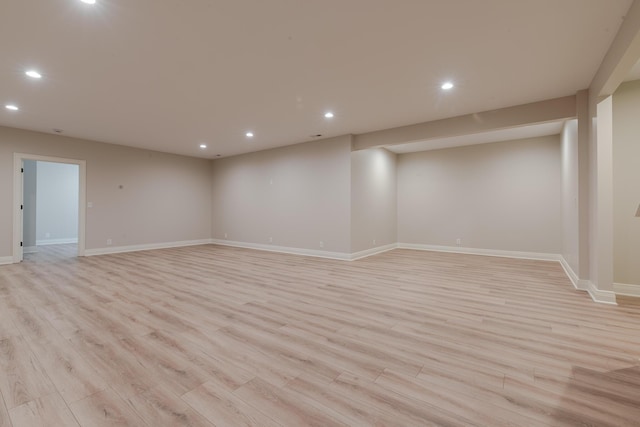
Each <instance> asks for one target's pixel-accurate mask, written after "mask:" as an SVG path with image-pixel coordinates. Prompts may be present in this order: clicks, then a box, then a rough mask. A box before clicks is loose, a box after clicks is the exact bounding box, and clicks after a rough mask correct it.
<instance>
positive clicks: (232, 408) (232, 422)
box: [182, 382, 281, 427]
mask: <svg viewBox="0 0 640 427" xmlns="http://www.w3.org/2000/svg"><path fill="white" fill-rule="evenodd" d="M182 399H183V400H184V401H185V402H187V403H188V404H189V405H190V406H191V407H193V408H194V409H195V410H196V411H198V412H199V413H201V414H202V415H204V416H205V417H206V418H207V419H208V420H209V421H210V422H212V423H213V424H215V425H216V426H228V427H236V426H238V427H239V426H264V427H280V426H281V424H278V423H276V422H275V421H273V420H272V419H271V418H269V416H268V415H267V414H265V413H261V412H260V411H258V410H257V409H256V408H254V407H253V406H251V405H249V404H248V403H246V402H245V401H244V400H242V399H240V398H239V397H238V396H236V395H235V394H233V393H232V392H229V391H226V390H224V389H221V388H220V387H219V385H218V383H215V382H214V383H211V382H207V383H204V384H202V385H201V386H199V387H197V388H195V389H194V390H191V391H190V392H188V393H186V394H184V395H183V396H182Z"/></svg>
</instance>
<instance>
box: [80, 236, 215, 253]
mask: <svg viewBox="0 0 640 427" xmlns="http://www.w3.org/2000/svg"><path fill="white" fill-rule="evenodd" d="M208 243H211V239H201V240H183V241H180V242H166V243H149V244H145V245H130V246H108V247H106V248H97V249H86V250H85V252H84V254H85V256H95V255H108V254H120V253H124V252H137V251H149V250H153V249H168V248H180V247H183V246H196V245H206V244H208Z"/></svg>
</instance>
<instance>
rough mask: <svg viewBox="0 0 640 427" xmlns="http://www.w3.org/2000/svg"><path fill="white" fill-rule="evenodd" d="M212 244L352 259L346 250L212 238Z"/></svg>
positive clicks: (344, 259)
mask: <svg viewBox="0 0 640 427" xmlns="http://www.w3.org/2000/svg"><path fill="white" fill-rule="evenodd" d="M210 243H211V244H214V245H220V246H231V247H234V248H244V249H255V250H258V251H267V252H278V253H282V254H290V255H302V256H311V257H317V258H328V259H337V260H341V261H350V260H351V254H348V253H344V252H330V251H321V250H316V249H304V248H294V247H290V246H276V245H269V244H262V243H250V242H238V241H234V240H225V239H211V241H210Z"/></svg>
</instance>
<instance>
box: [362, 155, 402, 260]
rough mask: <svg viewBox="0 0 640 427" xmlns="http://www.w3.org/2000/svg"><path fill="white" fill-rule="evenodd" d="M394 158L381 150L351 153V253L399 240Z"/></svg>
mask: <svg viewBox="0 0 640 427" xmlns="http://www.w3.org/2000/svg"><path fill="white" fill-rule="evenodd" d="M396 164H397V155H396V154H395V153H392V152H390V151H388V150H385V149H384V148H370V149H367V150H359V151H354V152H352V153H351V252H352V253H353V252H360V251H364V250H367V249H371V248H374V247H379V246H384V245H388V244H391V243H396V242H397V241H398V234H397V229H398V227H397V224H398V218H397V212H398V197H397V168H396Z"/></svg>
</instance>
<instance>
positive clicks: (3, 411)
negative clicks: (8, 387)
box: [0, 391, 12, 427]
mask: <svg viewBox="0 0 640 427" xmlns="http://www.w3.org/2000/svg"><path fill="white" fill-rule="evenodd" d="M0 427H12V424H11V419H10V418H9V411H8V410H7V405H5V403H4V397H3V396H2V392H1V391H0Z"/></svg>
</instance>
